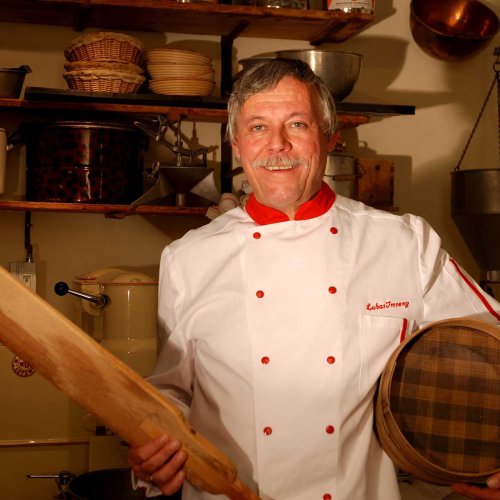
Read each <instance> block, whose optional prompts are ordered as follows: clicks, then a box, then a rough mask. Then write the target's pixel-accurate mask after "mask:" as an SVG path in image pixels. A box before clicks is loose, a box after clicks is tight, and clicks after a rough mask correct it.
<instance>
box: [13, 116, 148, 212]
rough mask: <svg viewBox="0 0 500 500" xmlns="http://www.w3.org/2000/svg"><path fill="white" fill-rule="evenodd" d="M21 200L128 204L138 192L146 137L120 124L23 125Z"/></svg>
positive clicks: (134, 129)
mask: <svg viewBox="0 0 500 500" xmlns="http://www.w3.org/2000/svg"><path fill="white" fill-rule="evenodd" d="M23 135H24V137H25V142H26V146H27V149H26V167H27V171H26V198H27V199H28V200H31V201H51V202H61V203H130V202H132V201H133V200H135V199H136V198H138V197H139V196H141V194H142V192H143V153H144V149H145V148H146V145H147V140H146V137H145V136H144V135H143V134H142V133H141V132H140V131H139V130H138V129H137V128H135V127H132V126H127V125H124V124H121V123H107V122H78V121H59V122H55V123H49V124H26V125H25V126H24V127H23Z"/></svg>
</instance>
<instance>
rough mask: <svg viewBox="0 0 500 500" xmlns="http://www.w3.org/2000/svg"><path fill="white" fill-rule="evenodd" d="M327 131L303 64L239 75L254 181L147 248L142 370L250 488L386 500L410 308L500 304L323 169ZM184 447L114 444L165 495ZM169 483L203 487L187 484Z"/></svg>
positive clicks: (494, 318) (412, 319)
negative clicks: (147, 360) (394, 383)
mask: <svg viewBox="0 0 500 500" xmlns="http://www.w3.org/2000/svg"><path fill="white" fill-rule="evenodd" d="M334 130H335V112H334V106H333V103H332V100H331V97H330V93H329V91H328V89H327V88H326V87H325V86H324V84H323V83H322V82H321V80H319V79H318V78H317V77H316V76H315V75H314V73H313V72H312V71H311V70H310V68H309V67H308V66H307V65H306V64H304V63H301V62H298V61H273V62H269V63H265V64H263V65H260V66H257V67H255V68H253V69H251V70H249V71H248V72H246V73H245V74H244V75H243V76H242V77H241V79H240V80H239V81H238V83H237V84H236V85H235V89H234V92H233V95H232V96H231V98H230V101H229V123H228V133H229V138H230V140H231V143H232V146H233V149H234V152H235V154H236V156H237V157H238V158H239V160H240V162H241V164H242V166H243V169H244V171H245V174H246V177H247V179H248V180H249V182H250V184H251V185H252V188H253V194H252V196H251V197H250V199H249V201H248V203H247V205H246V207H245V209H244V210H243V209H240V208H236V209H234V210H232V211H230V212H227V213H226V214H224V215H222V216H221V217H219V218H217V219H216V220H214V221H213V222H211V223H210V224H208V225H206V226H204V227H202V228H199V229H197V230H194V231H190V232H189V233H188V234H187V235H185V236H184V237H183V238H181V239H180V240H179V241H176V242H174V243H173V244H172V245H170V246H169V247H167V248H166V249H165V251H164V253H163V255H162V261H161V269H160V280H161V284H160V295H159V303H160V306H159V321H160V326H161V328H162V329H163V331H164V332H165V333H166V336H167V340H166V344H165V346H164V348H163V350H162V352H161V355H160V357H159V360H158V366H157V369H156V371H155V374H154V375H153V377H152V378H151V382H152V383H153V384H154V385H155V386H156V387H158V388H159V389H160V390H162V391H163V392H164V393H165V394H166V395H167V396H168V397H170V398H172V399H173V400H174V401H175V402H176V403H177V404H178V405H179V406H180V407H181V408H182V409H183V410H184V411H185V413H186V415H187V416H188V418H189V420H190V422H191V424H192V425H193V426H194V427H195V428H196V429H197V430H199V431H200V432H201V433H202V434H204V435H205V436H206V437H207V438H208V439H210V440H211V441H212V442H214V443H215V444H216V445H217V446H218V447H219V448H220V449H221V450H222V451H223V452H225V453H226V454H227V455H228V456H229V457H230V458H231V459H232V460H233V461H234V463H235V464H236V466H237V468H238V473H239V476H240V478H241V479H242V480H243V481H244V482H246V483H247V484H249V485H251V486H252V487H253V488H255V490H256V491H258V493H259V495H260V496H261V497H262V498H263V499H269V498H273V499H275V500H294V499H297V500H299V499H300V500H313V499H325V500H328V499H336V500H337V499H342V500H377V499H379V500H395V499H398V498H399V490H398V485H397V480H396V474H395V470H394V466H393V464H392V463H391V461H390V460H389V458H388V457H387V456H386V455H385V453H384V452H383V451H382V450H381V448H380V446H379V444H378V442H377V440H376V437H375V435H374V433H373V397H374V392H375V388H376V383H377V379H378V377H379V375H380V373H381V371H382V369H383V367H384V366H385V364H386V362H387V359H388V357H389V355H390V354H391V352H392V351H393V350H394V349H395V348H396V347H397V345H398V344H399V342H400V339H401V337H402V336H404V335H405V334H410V333H411V332H412V331H414V330H416V329H417V328H418V327H419V326H420V325H422V324H424V323H428V322H431V321H435V320H438V319H445V318H451V317H457V316H465V315H475V316H477V317H480V318H482V319H485V320H488V321H491V322H498V320H499V319H500V314H499V311H500V304H498V303H497V302H496V301H494V300H493V299H492V298H491V297H488V296H485V295H484V294H482V293H481V291H480V290H478V289H477V287H476V285H475V284H474V283H471V282H470V281H469V280H464V276H465V274H464V272H463V271H462V270H461V269H460V268H459V267H458V265H457V264H456V263H455V262H454V261H453V260H451V259H450V257H449V256H448V255H447V254H446V253H445V252H444V251H443V250H442V249H441V248H440V240H439V237H438V236H437V235H436V234H435V233H434V231H433V230H432V229H431V228H430V227H429V226H428V224H426V223H425V221H423V220H422V219H420V218H418V217H415V216H409V215H406V216H403V217H399V216H396V215H393V214H389V213H386V212H382V211H377V210H374V209H371V208H369V207H366V206H364V205H363V204H361V203H359V202H356V201H354V200H350V199H347V198H343V197H340V196H337V197H336V196H335V195H334V193H333V192H332V191H331V190H330V189H329V188H328V186H327V185H326V184H324V183H322V178H323V172H324V169H325V165H326V158H327V154H328V152H329V151H330V150H332V149H333V147H334V144H335V141H336V137H335V134H334ZM386 301H389V303H390V304H394V305H393V306H390V307H389V308H387V309H378V308H376V307H371V306H373V304H377V303H386ZM185 459H186V454H185V452H184V451H183V450H181V447H180V443H178V442H177V441H175V440H172V439H170V438H169V437H166V436H165V437H163V438H160V439H157V440H155V441H153V442H151V443H149V444H148V445H146V446H144V447H140V448H136V449H131V450H130V454H129V463H130V464H131V466H132V468H133V470H134V472H135V474H136V476H137V477H138V478H140V479H142V480H143V481H146V482H149V483H154V484H155V485H157V487H159V489H160V490H161V491H163V492H164V493H165V494H171V493H173V492H174V491H175V490H177V489H178V488H179V487H180V486H181V484H182V483H183V479H184V473H183V472H182V465H183V463H184V461H185ZM499 478H500V475H498V477H497V478H496V479H499ZM492 484H493V483H492ZM470 488H474V487H473V486H471V487H470ZM477 490H480V489H479V488H476V489H470V490H468V491H469V493H474V494H475V495H476V497H477V498H499V499H500V490H494V489H493V488H491V489H488V490H486V489H485V490H484V491H487V493H488V494H493V495H496V496H491V497H488V496H481V495H485V493H484V492H483V490H480V492H479V493H478V491H477ZM183 498H186V499H209V498H213V497H212V496H210V495H208V494H206V493H202V492H198V491H196V490H194V489H193V488H192V487H191V486H190V485H189V484H188V483H185V484H184V488H183Z"/></svg>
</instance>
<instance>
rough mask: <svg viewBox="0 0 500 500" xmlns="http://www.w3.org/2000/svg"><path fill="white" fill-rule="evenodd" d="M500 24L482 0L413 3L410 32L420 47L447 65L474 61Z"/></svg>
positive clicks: (445, 0) (430, 0) (442, 0)
mask: <svg viewBox="0 0 500 500" xmlns="http://www.w3.org/2000/svg"><path fill="white" fill-rule="evenodd" d="M499 28H500V21H499V19H498V17H497V16H496V14H495V13H494V12H493V11H492V10H491V9H490V8H489V7H487V6H486V5H485V4H483V3H481V2H479V1H478V0H440V1H439V2H436V1H435V0H412V2H411V4H410V29H411V33H412V36H413V38H414V40H415V42H416V43H417V45H418V46H419V47H420V48H421V49H422V50H423V51H424V52H426V53H427V54H428V55H430V56H432V57H435V58H437V59H441V60H444V61H461V60H464V59H467V58H469V57H472V56H473V55H475V54H476V53H478V52H479V51H481V50H482V49H484V48H485V47H486V46H487V45H488V43H489V42H490V41H491V40H492V39H493V37H494V36H495V35H496V34H497V32H498V30H499Z"/></svg>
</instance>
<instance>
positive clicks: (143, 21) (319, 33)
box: [0, 0, 374, 45]
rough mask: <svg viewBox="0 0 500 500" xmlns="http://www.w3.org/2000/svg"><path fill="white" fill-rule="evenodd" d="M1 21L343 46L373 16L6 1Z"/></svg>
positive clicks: (143, 1) (134, 1)
mask: <svg viewBox="0 0 500 500" xmlns="http://www.w3.org/2000/svg"><path fill="white" fill-rule="evenodd" d="M0 20H1V21H2V22H18V23H31V24H51V25H60V26H70V27H72V28H73V29H75V30H76V31H81V30H83V29H86V28H101V29H112V30H127V31H156V32H173V33H193V34H198V35H218V36H234V34H235V33H236V34H237V36H244V37H256V38H261V37H264V38H276V39H293V40H307V41H309V42H310V43H311V44H313V45H317V44H319V43H322V42H343V41H345V40H347V39H349V38H351V37H352V36H354V35H356V34H357V33H359V32H360V31H362V30H363V29H365V28H366V27H367V26H368V25H369V24H370V23H371V22H373V20H374V16H373V14H357V15H353V14H345V13H338V12H332V11H327V10H302V9H273V8H266V7H248V6H241V5H221V4H217V3H210V2H198V3H177V2H175V1H172V0H2V1H1V2H0Z"/></svg>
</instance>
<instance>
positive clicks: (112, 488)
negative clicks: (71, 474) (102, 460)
mask: <svg viewBox="0 0 500 500" xmlns="http://www.w3.org/2000/svg"><path fill="white" fill-rule="evenodd" d="M68 490H69V491H68V495H67V496H68V498H69V500H141V499H144V498H145V496H144V490H141V489H138V490H133V489H132V486H131V481H130V469H103V470H96V471H91V472H86V473H84V474H81V475H79V476H76V477H75V478H74V479H72V480H71V481H70V483H69V486H68ZM155 498H158V499H164V498H170V499H172V500H180V498H181V493H180V492H179V493H176V494H174V495H171V496H165V495H160V496H157V497H155Z"/></svg>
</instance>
